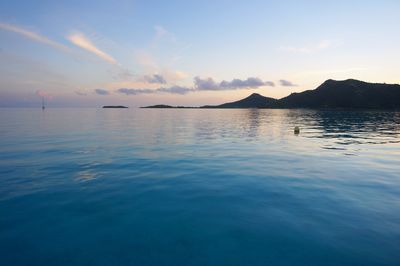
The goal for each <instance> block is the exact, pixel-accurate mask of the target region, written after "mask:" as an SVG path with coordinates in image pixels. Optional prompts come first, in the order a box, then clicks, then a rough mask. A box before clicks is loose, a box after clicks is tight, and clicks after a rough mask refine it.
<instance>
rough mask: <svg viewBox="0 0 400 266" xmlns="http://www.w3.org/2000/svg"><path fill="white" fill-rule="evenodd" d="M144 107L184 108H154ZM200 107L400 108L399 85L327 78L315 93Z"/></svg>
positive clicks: (251, 97) (257, 96) (306, 92)
mask: <svg viewBox="0 0 400 266" xmlns="http://www.w3.org/2000/svg"><path fill="white" fill-rule="evenodd" d="M146 108H185V107H182V106H179V107H172V106H166V105H155V106H148V107H146ZM188 108H193V107H188ZM200 108H315V109H321V108H348V109H352V108H354V109H400V85H398V84H386V83H368V82H364V81H359V80H355V79H347V80H342V81H336V80H332V79H329V80H327V81H325V82H324V83H322V84H321V85H320V86H319V87H317V88H316V89H314V90H307V91H303V92H300V93H292V94H290V95H289V96H287V97H284V98H282V99H279V100H277V99H274V98H269V97H265V96H262V95H260V94H258V93H253V94H251V95H250V96H248V97H246V98H244V99H242V100H239V101H236V102H230V103H224V104H221V105H214V106H212V105H205V106H202V107H200Z"/></svg>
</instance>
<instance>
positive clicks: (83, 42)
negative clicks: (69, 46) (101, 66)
mask: <svg viewBox="0 0 400 266" xmlns="http://www.w3.org/2000/svg"><path fill="white" fill-rule="evenodd" d="M67 39H68V40H69V41H70V42H72V43H73V44H75V45H76V46H78V47H80V48H82V49H84V50H86V51H89V52H91V53H93V54H95V55H96V56H98V57H99V58H101V59H103V60H105V61H107V62H109V63H111V64H117V60H115V59H114V58H113V57H112V56H111V55H109V54H107V53H105V52H104V51H102V50H100V49H99V48H98V47H96V46H95V45H94V44H93V43H92V41H90V40H89V39H88V38H87V37H86V36H85V35H84V34H83V33H80V32H75V33H73V34H70V35H69V36H67Z"/></svg>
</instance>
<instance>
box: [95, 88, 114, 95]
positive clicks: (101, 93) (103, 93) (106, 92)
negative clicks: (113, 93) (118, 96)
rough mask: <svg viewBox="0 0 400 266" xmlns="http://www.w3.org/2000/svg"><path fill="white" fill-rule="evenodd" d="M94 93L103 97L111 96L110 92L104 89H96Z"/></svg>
mask: <svg viewBox="0 0 400 266" xmlns="http://www.w3.org/2000/svg"><path fill="white" fill-rule="evenodd" d="M94 92H95V93H96V94H97V95H102V96H104V95H109V94H110V92H109V91H108V90H104V89H95V90H94Z"/></svg>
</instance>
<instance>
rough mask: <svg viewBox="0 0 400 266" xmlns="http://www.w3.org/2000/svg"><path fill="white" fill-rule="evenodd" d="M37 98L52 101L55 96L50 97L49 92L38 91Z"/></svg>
mask: <svg viewBox="0 0 400 266" xmlns="http://www.w3.org/2000/svg"><path fill="white" fill-rule="evenodd" d="M35 94H36V96H39V97H40V98H43V99H46V100H52V99H53V96H52V95H50V94H49V93H48V92H46V91H44V90H37V91H36V93H35Z"/></svg>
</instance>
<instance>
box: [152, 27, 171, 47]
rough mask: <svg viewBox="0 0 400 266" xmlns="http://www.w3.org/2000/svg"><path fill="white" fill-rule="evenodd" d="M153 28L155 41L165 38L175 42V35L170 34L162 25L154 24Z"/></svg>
mask: <svg viewBox="0 0 400 266" xmlns="http://www.w3.org/2000/svg"><path fill="white" fill-rule="evenodd" d="M154 30H155V40H156V41H158V40H161V39H166V40H168V41H170V42H173V43H175V42H176V38H175V35H174V34H172V33H171V32H169V31H168V30H166V29H165V28H164V27H163V26H160V25H157V26H154Z"/></svg>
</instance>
